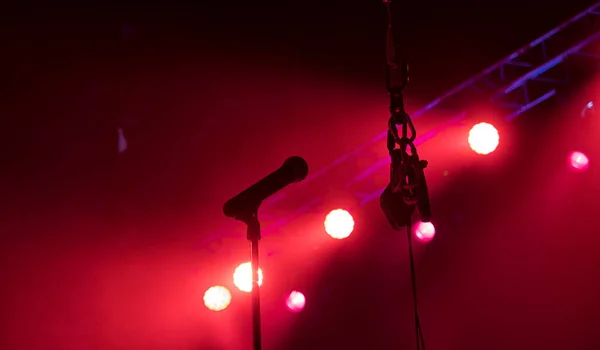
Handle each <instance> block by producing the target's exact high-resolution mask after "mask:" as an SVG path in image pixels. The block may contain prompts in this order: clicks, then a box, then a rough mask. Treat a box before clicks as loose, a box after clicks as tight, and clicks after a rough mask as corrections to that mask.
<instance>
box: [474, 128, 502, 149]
mask: <svg viewBox="0 0 600 350" xmlns="http://www.w3.org/2000/svg"><path fill="white" fill-rule="evenodd" d="M499 143H500V134H498V130H496V128H495V127H494V126H493V125H492V124H488V123H479V124H477V125H475V126H473V127H472V128H471V131H469V145H470V146H471V149H472V150H473V151H475V153H478V154H490V153H492V152H494V151H495V150H496V147H498V144H499Z"/></svg>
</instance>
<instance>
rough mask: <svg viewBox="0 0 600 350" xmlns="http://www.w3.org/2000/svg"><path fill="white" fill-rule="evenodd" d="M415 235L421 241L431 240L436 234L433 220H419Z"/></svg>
mask: <svg viewBox="0 0 600 350" xmlns="http://www.w3.org/2000/svg"><path fill="white" fill-rule="evenodd" d="M415 236H416V237H417V239H418V240H419V241H421V242H429V241H431V240H432V239H433V236H435V226H433V224H432V223H431V222H419V223H418V224H417V228H416V229H415Z"/></svg>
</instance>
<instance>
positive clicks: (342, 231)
mask: <svg viewBox="0 0 600 350" xmlns="http://www.w3.org/2000/svg"><path fill="white" fill-rule="evenodd" d="M324 226H325V232H327V234H328V235H330V236H331V237H333V238H335V239H344V238H347V237H348V236H350V234H351V233H352V231H353V230H354V219H353V218H352V215H350V213H349V212H347V211H346V210H344V209H335V210H332V211H331V212H329V214H327V216H326V217H325V223H324Z"/></svg>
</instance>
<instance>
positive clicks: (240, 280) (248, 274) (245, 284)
mask: <svg viewBox="0 0 600 350" xmlns="http://www.w3.org/2000/svg"><path fill="white" fill-rule="evenodd" d="M262 282H263V272H262V269H261V268H258V285H259V286H260V285H262ZM233 284H234V285H235V286H236V287H237V288H238V289H239V290H241V291H242V292H247V293H248V292H251V291H252V264H251V263H250V262H246V263H243V264H240V266H238V267H237V268H236V269H235V271H234V272H233Z"/></svg>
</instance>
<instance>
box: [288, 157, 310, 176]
mask: <svg viewBox="0 0 600 350" xmlns="http://www.w3.org/2000/svg"><path fill="white" fill-rule="evenodd" d="M283 167H284V168H287V169H289V170H290V172H291V173H292V174H293V178H294V182H300V181H302V180H304V179H305V178H306V176H307V175H308V163H306V161H305V160H304V158H302V157H298V156H292V157H289V158H288V159H286V160H285V162H283Z"/></svg>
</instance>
